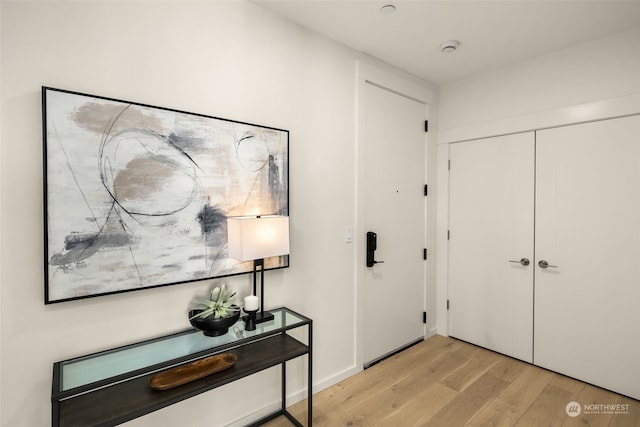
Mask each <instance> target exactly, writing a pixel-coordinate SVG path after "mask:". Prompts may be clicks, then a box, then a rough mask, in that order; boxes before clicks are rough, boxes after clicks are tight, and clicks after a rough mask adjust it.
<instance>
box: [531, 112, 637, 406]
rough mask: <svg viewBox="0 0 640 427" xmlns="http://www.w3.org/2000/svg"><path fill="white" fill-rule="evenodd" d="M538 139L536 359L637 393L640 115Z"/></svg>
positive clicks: (552, 132)
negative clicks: (542, 265)
mask: <svg viewBox="0 0 640 427" xmlns="http://www.w3.org/2000/svg"><path fill="white" fill-rule="evenodd" d="M536 140H537V150H536V159H537V177H536V262H535V275H536V285H535V354H534V363H535V364H536V365H539V366H542V367H545V368H548V369H551V370H554V371H557V372H561V373H563V374H566V375H569V376H572V377H575V378H579V379H581V380H584V381H586V382H589V383H593V384H595V385H598V386H601V387H604V388H607V389H611V390H614V391H616V392H619V393H622V394H625V395H628V396H631V397H634V398H636V399H638V398H640V333H639V332H638V327H639V325H640V116H633V117H626V118H619V119H613V120H606V121H600V122H594V123H587V124H580V125H575V126H567V127H563V128H557V129H550V130H544V131H539V132H537V134H536ZM541 260H544V261H546V262H547V263H548V264H550V266H549V267H547V268H546V269H545V268H541V267H539V266H538V262H540V261H541ZM551 266H553V267H551Z"/></svg>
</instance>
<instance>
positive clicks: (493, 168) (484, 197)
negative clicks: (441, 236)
mask: <svg viewBox="0 0 640 427" xmlns="http://www.w3.org/2000/svg"><path fill="white" fill-rule="evenodd" d="M534 144H535V140H534V134H533V132H528V133H522V134H516V135H509V136H502V137H496V138H488V139H482V140H477V141H471V142H462V143H457V144H452V145H451V152H450V159H451V170H450V218H449V219H450V224H449V230H450V241H449V289H448V298H449V302H450V308H449V334H450V335H451V336H453V337H456V338H460V339H462V340H465V341H468V342H471V343H474V344H477V345H480V346H483V347H486V348H489V349H492V350H495V351H498V352H500V353H504V354H507V355H509V356H512V357H516V358H518V359H522V360H525V361H528V362H531V361H532V356H533V349H532V345H533V270H534V264H533V238H534V237H533V233H534V219H533V213H534V205H533V203H534ZM522 259H526V260H529V261H530V264H529V265H523V264H526V261H523V263H522V264H521V263H520V260H522Z"/></svg>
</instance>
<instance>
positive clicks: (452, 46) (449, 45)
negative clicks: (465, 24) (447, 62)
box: [440, 40, 460, 53]
mask: <svg viewBox="0 0 640 427" xmlns="http://www.w3.org/2000/svg"><path fill="white" fill-rule="evenodd" d="M458 46H460V42H459V41H458V40H447V41H446V42H442V43H440V50H441V51H442V52H444V53H451V52H453V51H455V50H456V49H457V48H458Z"/></svg>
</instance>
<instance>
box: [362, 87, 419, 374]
mask: <svg viewBox="0 0 640 427" xmlns="http://www.w3.org/2000/svg"><path fill="white" fill-rule="evenodd" d="M364 86H365V94H364V99H365V100H364V106H363V108H364V121H365V122H364V126H363V128H364V138H363V144H362V145H363V146H362V147H361V149H362V150H364V152H363V157H362V159H363V162H364V165H363V167H364V173H363V174H361V175H360V176H361V177H362V178H363V179H364V183H363V184H362V185H361V187H360V188H362V189H363V192H364V226H365V230H364V231H365V233H366V232H367V231H371V232H374V233H376V235H377V250H376V251H375V257H376V261H383V263H379V264H375V265H374V266H373V267H365V265H364V264H365V259H364V257H363V259H361V260H358V261H359V262H361V263H362V266H363V268H364V270H365V271H364V280H363V290H362V294H363V316H362V317H363V319H362V320H363V329H364V330H363V335H364V341H363V355H364V362H365V366H366V365H368V364H370V363H371V362H374V361H376V360H378V359H381V358H383V357H384V356H386V355H388V354H390V353H392V352H394V351H395V350H397V349H399V348H402V347H404V346H406V345H408V344H410V343H413V342H415V341H417V340H422V339H423V338H424V324H423V322H422V313H423V311H424V306H425V261H424V259H423V249H424V248H425V196H424V184H425V130H424V122H425V116H426V106H425V104H422V103H420V102H417V101H414V100H412V99H409V98H406V97H404V96H401V95H398V94H396V93H393V92H390V91H388V90H385V89H382V88H380V87H378V86H375V85H372V84H369V83H366V84H365V85H364ZM365 233H363V235H362V236H361V238H362V239H363V240H364V239H365V238H366V237H365V235H364V234H365Z"/></svg>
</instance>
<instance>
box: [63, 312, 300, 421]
mask: <svg viewBox="0 0 640 427" xmlns="http://www.w3.org/2000/svg"><path fill="white" fill-rule="evenodd" d="M269 311H270V312H271V313H272V314H273V315H274V320H272V321H269V322H266V323H261V324H258V325H257V329H256V330H255V331H245V330H244V322H243V321H242V320H239V321H238V322H237V323H236V324H235V325H234V326H232V327H230V328H229V332H228V333H227V334H225V335H222V336H219V337H207V336H205V335H204V334H203V333H202V332H201V331H199V330H197V329H188V330H185V331H181V332H177V333H174V334H170V335H166V336H162V337H158V338H154V339H151V340H147V341H143V342H138V343H134V344H130V345H126V346H123V347H118V348H114V349H111V350H107V351H101V352H99V353H94V354H89V355H86V356H81V357H76V358H73V359H69V360H64V361H61V362H56V363H54V364H53V387H52V392H51V408H52V425H53V426H54V427H67V426H81V427H87V426H115V425H118V424H121V423H124V422H126V421H129V420H132V419H134V418H137V417H140V416H143V415H145V414H148V413H150V412H153V411H157V410H158V409H162V408H164V407H165V406H169V405H173V404H174V403H177V402H180V401H182V400H185V399H188V398H190V397H193V396H196V395H198V394H200V393H204V392H206V391H209V390H212V389H214V388H217V387H220V386H222V385H225V384H228V383H230V382H233V381H236V380H239V379H241V378H244V377H246V376H249V375H252V374H255V373H257V372H260V371H262V370H265V369H267V368H271V367H273V366H276V365H279V364H280V365H282V366H281V371H282V378H281V382H282V383H281V391H282V396H281V403H282V404H281V407H280V409H279V410H278V411H276V412H274V413H272V414H270V415H267V416H266V417H263V418H261V419H260V420H257V421H255V422H254V423H252V424H251V425H252V426H254V425H255V426H257V425H260V424H263V423H265V422H266V421H268V420H271V419H273V418H276V417H278V416H281V415H284V416H286V417H287V418H288V419H289V420H290V421H291V422H292V423H293V424H294V425H297V426H302V424H301V423H300V422H299V421H298V420H296V419H295V417H293V415H291V414H290V413H289V412H288V411H287V409H286V394H287V393H286V384H287V382H286V372H287V370H286V362H287V361H288V360H291V359H295V358H297V357H300V356H303V355H305V354H306V355H307V363H308V368H307V371H308V377H307V403H308V405H307V425H308V426H311V424H312V320H311V319H309V318H307V317H305V316H303V315H301V314H298V313H296V312H295V311H292V310H289V309H288V308H286V307H282V308H278V309H275V310H269ZM305 329H306V330H305ZM305 332H306V341H307V343H306V344H304V343H303V341H305V336H304V334H305ZM294 336H297V337H298V338H294ZM223 352H231V353H234V354H235V355H236V356H237V362H236V364H235V365H233V367H231V368H229V369H227V370H225V371H222V372H218V373H215V374H213V375H210V376H207V377H204V378H201V379H199V380H196V381H193V382H191V383H188V384H184V385H181V386H178V387H175V388H172V389H169V390H164V391H158V390H154V389H152V388H151V387H150V386H149V381H150V379H151V377H153V375H154V374H156V373H158V372H160V371H163V370H165V369H169V368H171V367H175V366H178V365H181V364H183V363H188V362H192V361H196V360H199V359H202V358H205V357H208V356H211V355H214V354H218V353H223Z"/></svg>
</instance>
